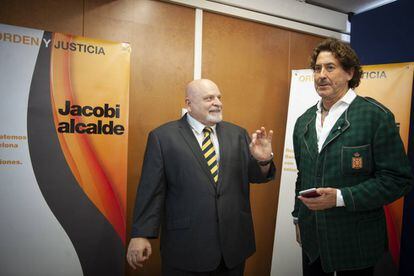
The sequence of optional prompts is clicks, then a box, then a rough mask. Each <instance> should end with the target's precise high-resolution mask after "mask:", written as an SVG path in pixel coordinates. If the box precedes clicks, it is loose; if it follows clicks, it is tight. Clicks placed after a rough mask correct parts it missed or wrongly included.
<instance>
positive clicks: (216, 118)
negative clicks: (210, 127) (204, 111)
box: [206, 112, 223, 124]
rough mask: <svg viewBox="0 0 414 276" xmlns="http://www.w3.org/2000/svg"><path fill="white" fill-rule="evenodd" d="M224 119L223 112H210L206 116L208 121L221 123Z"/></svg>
mask: <svg viewBox="0 0 414 276" xmlns="http://www.w3.org/2000/svg"><path fill="white" fill-rule="evenodd" d="M222 120H223V114H222V113H221V112H215V113H209V114H208V115H207V117H206V121H207V122H211V123H214V124H217V123H220V122H221V121H222Z"/></svg>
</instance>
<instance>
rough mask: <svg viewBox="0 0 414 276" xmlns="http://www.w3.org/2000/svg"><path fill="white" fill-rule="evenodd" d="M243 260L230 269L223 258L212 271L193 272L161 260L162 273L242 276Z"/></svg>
mask: <svg viewBox="0 0 414 276" xmlns="http://www.w3.org/2000/svg"><path fill="white" fill-rule="evenodd" d="M245 263H246V262H245V261H243V262H242V263H241V264H239V265H237V266H236V267H233V268H231V269H229V268H227V267H226V264H225V263H224V260H223V259H222V260H221V262H220V264H219V266H218V267H217V268H216V269H215V270H213V271H206V272H193V271H186V270H181V269H177V268H174V267H171V266H169V265H167V264H165V262H162V275H163V276H243V273H244V266H245Z"/></svg>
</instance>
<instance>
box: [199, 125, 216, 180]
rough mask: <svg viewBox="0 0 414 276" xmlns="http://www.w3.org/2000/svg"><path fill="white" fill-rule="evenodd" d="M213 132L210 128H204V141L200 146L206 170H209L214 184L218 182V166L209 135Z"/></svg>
mask: <svg viewBox="0 0 414 276" xmlns="http://www.w3.org/2000/svg"><path fill="white" fill-rule="evenodd" d="M212 132H213V130H212V129H211V128H210V127H205V128H204V129H203V133H204V139H203V143H202V144H201V150H202V151H203V155H204V157H205V158H206V160H207V165H208V168H209V169H210V172H211V175H212V176H213V178H214V182H216V183H217V180H218V164H217V155H216V152H215V150H214V145H213V141H212V140H211V133H212Z"/></svg>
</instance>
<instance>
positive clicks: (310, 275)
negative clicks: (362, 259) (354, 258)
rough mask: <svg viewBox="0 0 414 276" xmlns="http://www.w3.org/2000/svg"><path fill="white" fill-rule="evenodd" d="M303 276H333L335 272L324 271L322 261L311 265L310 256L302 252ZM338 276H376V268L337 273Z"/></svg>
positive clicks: (318, 260)
mask: <svg viewBox="0 0 414 276" xmlns="http://www.w3.org/2000/svg"><path fill="white" fill-rule="evenodd" d="M302 268H303V276H333V275H334V273H333V272H329V273H326V272H324V271H323V270H322V265H321V259H320V258H318V259H316V261H314V262H313V263H311V264H310V263H309V259H308V256H307V255H306V254H305V252H303V251H302ZM336 276H374V267H373V266H371V267H367V268H363V269H356V270H344V271H336Z"/></svg>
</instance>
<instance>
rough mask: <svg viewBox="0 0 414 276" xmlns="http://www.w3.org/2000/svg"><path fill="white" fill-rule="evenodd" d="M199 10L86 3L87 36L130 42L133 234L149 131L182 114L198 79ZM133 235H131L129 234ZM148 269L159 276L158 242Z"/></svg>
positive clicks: (130, 205) (131, 3) (159, 4)
mask: <svg viewBox="0 0 414 276" xmlns="http://www.w3.org/2000/svg"><path fill="white" fill-rule="evenodd" d="M194 16H195V11H194V9H191V8H185V7H181V6H177V5H173V4H167V3H162V2H157V1H134V0H129V1H106V2H105V1H99V0H86V5H85V36H88V37H96V38H100V39H111V40H115V41H126V42H130V43H131V47H132V53H131V83H130V85H131V86H130V122H129V127H130V129H129V158H128V228H127V229H128V231H129V230H130V229H131V228H130V227H131V221H132V210H133V206H134V201H135V194H136V188H137V185H138V180H139V178H140V175H141V166H142V161H143V156H144V151H145V146H146V141H147V135H148V133H149V132H150V130H152V129H154V128H155V127H157V126H159V125H161V124H163V123H165V122H167V121H171V120H176V119H178V118H179V117H180V115H181V107H183V106H184V88H185V85H186V84H187V83H188V82H189V81H191V80H192V78H193V55H194V42H193V40H194ZM128 236H129V235H128ZM152 246H153V255H152V258H150V260H149V261H148V263H147V264H146V265H145V266H144V268H143V269H139V271H138V272H136V273H133V272H132V270H131V269H129V266H128V269H127V275H160V253H159V242H158V240H154V241H153V242H152Z"/></svg>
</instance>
